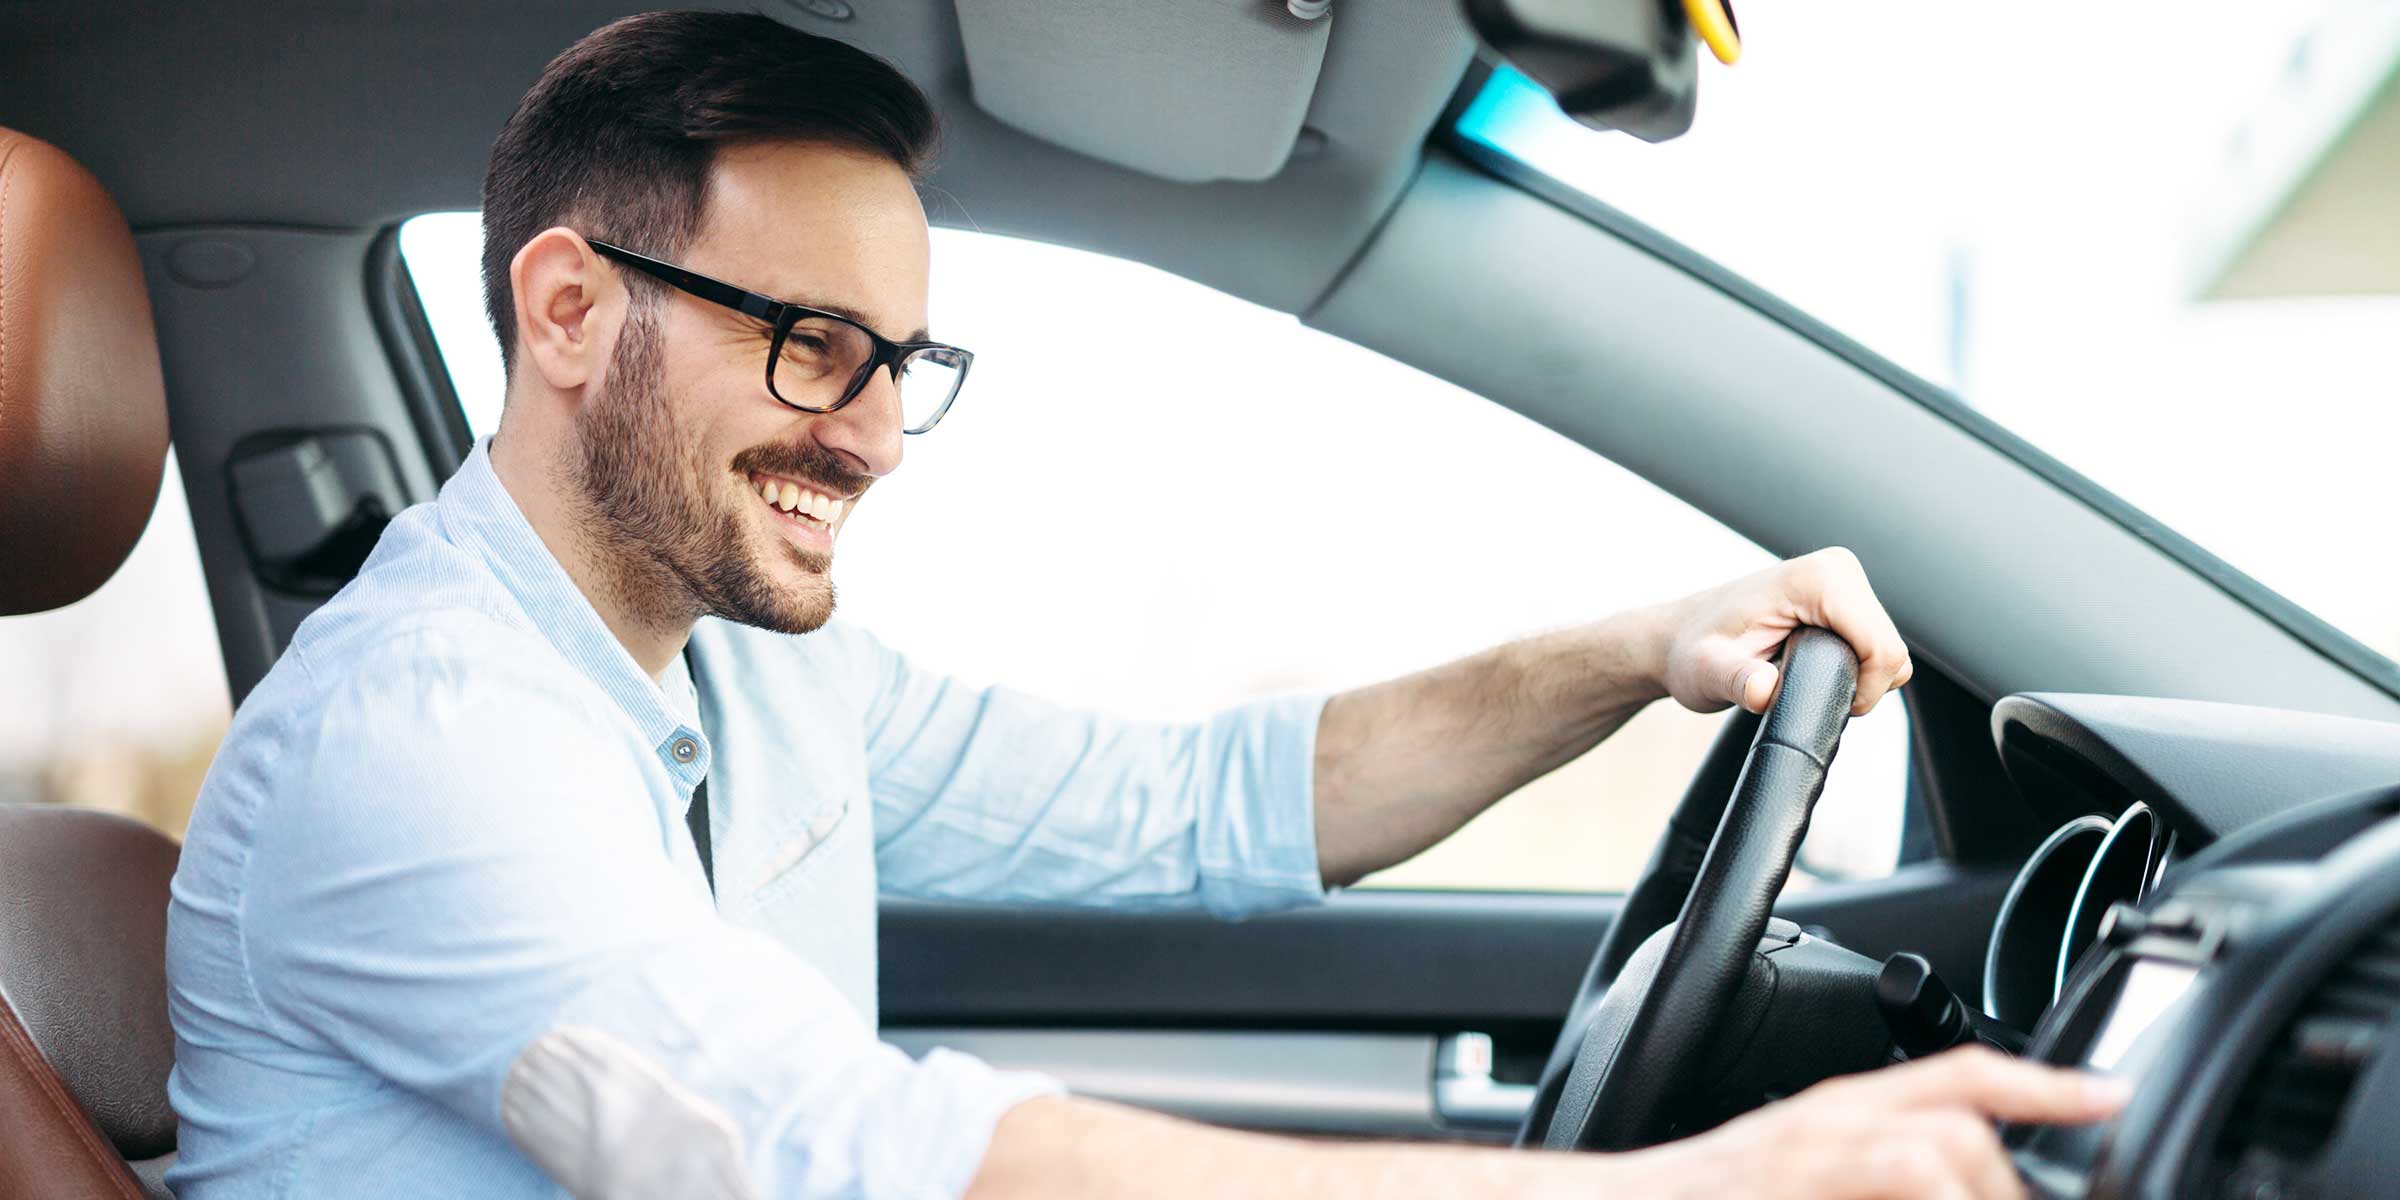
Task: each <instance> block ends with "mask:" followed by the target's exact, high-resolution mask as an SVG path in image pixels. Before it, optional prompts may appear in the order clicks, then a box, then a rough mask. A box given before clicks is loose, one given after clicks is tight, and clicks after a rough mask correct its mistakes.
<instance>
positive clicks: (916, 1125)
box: [242, 647, 1055, 1197]
mask: <svg viewBox="0 0 2400 1200" xmlns="http://www.w3.org/2000/svg"><path fill="white" fill-rule="evenodd" d="M399 649H400V650H401V651H402V652H397V653H393V654H389V655H384V656H382V657H383V659H384V661H383V662H382V663H380V664H378V665H377V666H376V667H375V668H374V669H368V670H359V671H355V672H352V673H351V674H350V676H349V677H350V679H352V680H354V681H356V682H353V683H347V684H344V685H342V686H341V687H339V688H336V689H334V690H333V692H332V693H331V698H330V701H329V703H328V705H327V706H326V709H325V711H324V712H323V713H322V714H321V719H320V721H319V722H318V727H319V729H320V730H321V732H320V733H319V734H318V735H317V738H316V740H315V742H314V743H313V744H302V745H299V746H296V747H295V748H294V750H293V752H292V756H291V757H292V759H293V761H291V762H289V763H287V764H285V765H286V766H287V767H288V768H289V769H290V770H291V771H293V772H294V773H295V776H296V778H297V779H298V780H300V781H301V782H300V783H299V785H297V786H292V787H287V788H283V789H280V795H279V798H278V799H277V801H276V807H275V808H274V809H273V810H271V811H268V812H264V813H262V814H261V819H260V820H259V822H258V826H257V835H256V839H255V841H254V844H253V845H252V846H251V847H250V850H249V853H250V856H251V857H250V863H249V869H248V877H247V887H246V889H245V893H244V895H243V897H242V910H243V921H242V925H243V930H244V936H243V939H242V951H243V954H244V956H245V966H246V968H247V970H248V973H249V976H250V983H251V987H252V988H253V990H254V992H255V994H256V998H257V1000H258V1003H259V1007H260V1009H261V1010H262V1011H263V1012H264V1013H265V1014H266V1015H267V1017H268V1019H269V1020H270V1022H271V1023H272V1024H274V1025H275V1026H276V1027H277V1028H278V1032H279V1034H280V1036H282V1037H283V1038H285V1039H287V1040H289V1041H290V1042H291V1043H292V1044H294V1045H295V1046H300V1047H306V1048H310V1049H316V1048H331V1049H337V1050H338V1051H339V1052H340V1053H343V1054H345V1055H347V1056H349V1057H351V1058H354V1059H356V1060H357V1061H358V1062H360V1063H363V1064H364V1065H365V1066H366V1067H367V1068H369V1069H370V1070H372V1071H373V1072H374V1073H375V1074H376V1075H378V1076H380V1077H382V1078H383V1079H385V1080H388V1081H389V1082H390V1083H391V1084H393V1085H395V1086H397V1087H400V1088H405V1089H409V1090H412V1091H414V1092H417V1093H420V1094H422V1095H425V1096H428V1097H431V1098H433V1099H435V1100H436V1101H438V1102H439V1103H441V1104H443V1105H444V1106H446V1107H448V1108H450V1109H452V1110H454V1111H456V1112H458V1113H460V1114H462V1115H463V1116H465V1117H466V1118H468V1119H469V1120H471V1121H473V1122H475V1123H476V1124H478V1125H480V1126H483V1127H485V1128H487V1129H490V1130H493V1131H495V1132H499V1133H501V1134H503V1135H504V1136H506V1137H508V1138H509V1139H510V1140H511V1141H512V1142H513V1143H514V1144H515V1145H516V1146H517V1148H518V1149H519V1150H521V1151H522V1152H524V1153H525V1154H526V1155H527V1156H528V1157H529V1158H531V1159H532V1160H533V1161H534V1162H535V1163H536V1164H537V1165H539V1166H540V1167H542V1168H543V1170H545V1171H546V1172H548V1173H549V1174H550V1175H551V1177H552V1178H553V1179H555V1180H557V1181H558V1182H559V1183H560V1184H561V1185H562V1186H565V1187H566V1188H568V1190H570V1191H572V1192H574V1193H575V1194H577V1195H580V1196H678V1195H735V1196H756V1197H770V1196H772V1197H785V1196H791V1197H818V1196H825V1197H832V1196H856V1195H862V1194H864V1195H878V1196H882V1195H890V1196H912V1197H913V1196H954V1195H958V1194H960V1193H961V1192H963V1191H964V1190H965V1188H966V1186H967V1183H968V1181H969V1179H971V1177H972V1176H973V1174H974V1171H975V1169H976V1167H977V1165H978V1164H979V1163H980V1161H981V1159H982V1155H983V1152H984V1149H985V1147H986V1145H987V1143H988V1140H989V1138H990V1135H991V1130H992V1128H993V1125H994V1123H995V1122H996V1121H997V1120H998V1118H999V1116H1000V1114H1001V1113H1002V1112H1003V1111H1005V1110H1006V1109H1007V1108H1008V1107H1009V1106H1011V1105H1013V1104H1015V1103H1016V1102H1018V1101H1020V1100H1022V1099H1024V1098H1026V1097H1028V1096H1031V1095H1036V1094H1040V1093H1043V1092H1048V1091H1053V1090H1055V1085H1054V1084H1052V1083H1051V1082H1050V1081H1048V1080H1046V1079H1044V1078H1041V1077H1038V1076H1032V1075H1023V1074H1010V1073H1003V1072H1000V1071H996V1070H994V1069H992V1068H990V1067H988V1066H986V1065H984V1064H982V1063H980V1062H978V1061H976V1060H974V1059H971V1058H967V1057H965V1056H962V1055H956V1054H948V1053H937V1054H935V1055H933V1056H931V1057H929V1058H927V1059H926V1060H925V1061H923V1062H922V1063H919V1062H913V1061H911V1060H910V1059H908V1058H907V1057H906V1056H905V1055H903V1054H901V1053H900V1052H899V1051H897V1050H894V1049H892V1048H891V1047H889V1046H885V1045H882V1044H880V1043H879V1042H878V1041H877V1040H876V1038H875V1035H874V1031H873V1030H871V1029H870V1028H868V1027H867V1025H866V1024H865V1022H864V1021H863V1020H862V1019H861V1018H860V1017H859V1016H858V1015H857V1013H856V1012H855V1010H854V1009H853V1008H852V1007H851V1006H850V1004H849V1003H848V1002H846V1001H845V1000H844V999H843V997H842V996H841V994H840V993H839V991H838V990H837V989H836V988H835V987H834V986H833V985H832V984H831V983H830V982H829V981H828V980H827V979H826V978H825V977H823V976H822V975H821V974H820V973H819V972H817V971H816V970H815V969H813V968H812V967H810V966H809V965H808V964H807V963H805V962H804V961H802V960H800V959H799V958H797V957H796V956H794V955H793V954H792V953H791V952H790V951H788V950H786V949H785V948H784V947H782V946H781V945H780V944H778V943H776V942H774V941H772V940H769V939H767V938H765V937H763V936H760V935H758V934H756V933H752V932H749V931H746V930H743V929H739V928H736V927H734V926H732V925H729V924H727V923H725V922H723V921H721V920H719V919H718V918H717V916H716V915H715V913H714V911H713V910H712V909H711V907H710V905H709V902H708V897H707V894H706V890H705V887H704V885H702V884H700V882H699V881H698V880H697V878H696V877H695V878H688V879H687V878H685V873H684V872H682V871H679V870H678V869H677V868H676V866H675V864H674V863H673V862H672V861H671V860H670V858H669V857H668V855H666V854H665V853H662V844H663V843H662V839H664V838H667V837H671V836H676V835H677V831H675V830H673V829H672V828H671V827H670V826H668V825H667V824H666V822H665V821H664V820H663V819H662V816H661V814H660V812H659V811H658V808H657V805H655V804H654V803H653V802H652V801H651V800H650V799H649V798H648V797H647V796H646V795H645V794H644V789H643V787H642V786H640V781H641V772H643V771H645V770H656V769H658V768H657V767H656V765H655V764H646V763H644V762H643V761H642V760H641V758H640V751H639V742H638V740H637V739H632V738H629V737H627V736H624V735H623V733H622V732H621V731H619V730H617V729H616V728H615V727H614V726H613V725H612V724H611V722H612V721H621V720H622V719H623V718H622V717H621V716H620V715H618V714H615V713H614V712H612V711H611V710H608V709H607V708H605V707H604V706H603V705H601V704H597V703H588V702H583V701H580V700H578V699H577V698H574V697H562V696H560V695H559V694H558V693H557V691H556V689H555V688H551V689H549V690H547V691H545V690H543V689H541V688H540V687H538V686H534V685H532V684H530V683H529V684H528V685H527V686H522V687H519V686H512V683H511V681H510V680H508V679H507V678H506V677H505V675H503V674H500V673H498V672H497V671H479V672H477V673H476V675H475V677H474V679H473V680H472V681H471V682H470V681H468V680H466V679H464V678H461V677H460V676H459V675H458V674H457V673H456V672H454V671H445V670H442V669H440V668H435V667H426V666H422V665H421V664H425V663H429V662H438V661H448V662H459V661H474V656H472V655H462V654H460V653H457V652H456V649H457V648H455V647H449V648H445V649H447V650H448V651H449V652H447V653H439V654H434V653H415V652H407V651H406V649H405V647H401V648H399ZM403 709H407V710H413V711H414V712H415V713H419V714H422V716H421V717H412V719H411V720H410V721H409V722H408V723H407V728H409V729H410V730H412V731H417V732H416V733H412V736H411V738H409V739H389V738H386V739H378V738H375V737H373V736H371V735H370V734H367V733H365V732H363V731H370V730H373V729H375V728H377V727H378V725H379V722H380V721H381V719H383V718H384V717H386V716H388V714H390V713H392V712H395V711H401V710H403ZM418 733H421V734H422V735H423V736H425V737H427V738H428V739H430V740H428V741H425V742H420V741H418V740H416V738H417V736H418ZM536 747H538V748H539V749H538V752H537V751H535V750H533V749H532V748H536Z"/></svg>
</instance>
